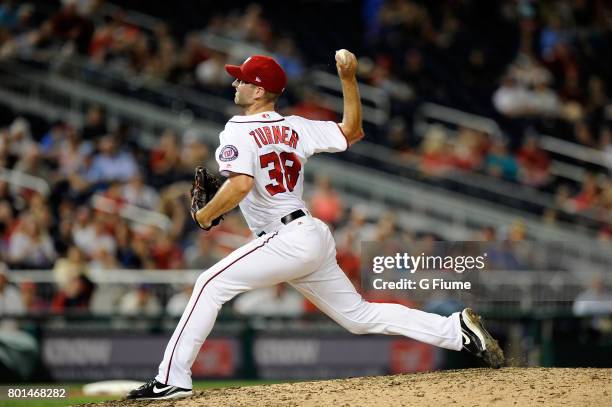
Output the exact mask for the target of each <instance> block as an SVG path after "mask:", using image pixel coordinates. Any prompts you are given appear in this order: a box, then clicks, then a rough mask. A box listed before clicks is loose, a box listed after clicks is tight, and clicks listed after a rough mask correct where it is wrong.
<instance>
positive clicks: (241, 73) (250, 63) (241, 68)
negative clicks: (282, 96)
mask: <svg viewBox="0 0 612 407" xmlns="http://www.w3.org/2000/svg"><path fill="white" fill-rule="evenodd" d="M225 70H226V71H227V73H229V74H230V75H232V76H233V77H234V78H236V79H240V80H241V81H244V82H249V83H252V84H254V85H257V86H261V87H262V88H264V89H265V90H267V91H268V92H272V93H282V92H283V90H285V86H287V74H286V73H285V71H284V70H283V68H281V66H280V65H279V64H278V62H276V61H275V60H274V58H271V57H267V56H265V55H253V56H252V57H248V58H247V59H246V61H244V62H243V64H242V65H225Z"/></svg>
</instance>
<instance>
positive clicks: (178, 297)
mask: <svg viewBox="0 0 612 407" xmlns="http://www.w3.org/2000/svg"><path fill="white" fill-rule="evenodd" d="M192 292H193V285H191V284H188V285H186V286H184V287H183V289H182V290H181V291H179V292H178V293H176V294H174V295H173V296H172V297H170V299H169V300H168V304H166V313H167V314H168V315H170V316H173V317H180V316H181V315H182V314H183V311H184V310H185V307H187V303H188V302H189V298H191V293H192Z"/></svg>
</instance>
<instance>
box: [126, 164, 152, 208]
mask: <svg viewBox="0 0 612 407" xmlns="http://www.w3.org/2000/svg"><path fill="white" fill-rule="evenodd" d="M121 195H122V197H123V199H124V200H125V201H126V202H127V203H129V204H131V205H136V206H139V207H141V208H145V209H150V210H156V209H157V206H158V205H159V194H158V193H157V192H156V191H155V189H153V188H151V187H150V186H148V185H146V184H145V183H144V179H143V177H142V174H140V173H139V172H137V173H136V174H134V176H133V177H132V178H131V179H130V181H129V182H128V183H127V184H125V185H124V186H123V187H122V188H121Z"/></svg>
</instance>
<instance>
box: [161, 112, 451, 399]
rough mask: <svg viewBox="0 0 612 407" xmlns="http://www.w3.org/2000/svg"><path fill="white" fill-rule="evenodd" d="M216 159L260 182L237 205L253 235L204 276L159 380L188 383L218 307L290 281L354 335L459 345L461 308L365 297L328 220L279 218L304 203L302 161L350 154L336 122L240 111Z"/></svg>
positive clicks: (183, 385) (222, 168)
mask: <svg viewBox="0 0 612 407" xmlns="http://www.w3.org/2000/svg"><path fill="white" fill-rule="evenodd" d="M220 138H221V145H220V146H219V148H218V149H217V152H216V156H217V161H218V162H219V168H220V171H221V173H222V174H225V175H229V173H230V172H234V173H240V174H247V175H250V176H252V177H254V178H255V186H254V187H253V189H252V190H251V192H249V194H248V195H247V196H246V197H245V199H244V200H243V201H242V202H241V203H240V208H241V209H242V212H243V214H244V216H245V218H246V220H247V222H248V224H249V226H250V228H251V230H253V231H254V232H255V233H256V234H257V233H258V232H259V231H265V232H266V234H264V235H261V236H259V237H258V238H256V239H253V240H252V241H250V242H249V243H247V244H245V245H244V246H242V247H240V248H238V249H236V250H235V251H233V252H232V253H231V254H229V255H228V256H227V257H225V258H224V259H223V260H221V261H219V262H218V263H217V264H215V265H214V266H212V267H210V268H209V269H207V270H204V271H203V272H202V274H201V275H200V276H199V277H198V280H197V282H196V284H195V286H194V289H193V294H192V295H191V298H190V299H189V303H188V304H187V306H186V308H185V311H184V312H183V315H182V316H181V319H180V321H179V323H178V325H177V327H176V329H175V330H174V333H173V334H172V337H171V338H170V341H169V342H168V346H166V350H165V352H164V358H163V360H162V362H161V363H160V365H159V371H158V374H157V376H156V379H157V380H158V381H159V382H160V383H165V384H167V385H172V386H178V387H181V388H185V389H190V388H191V386H192V383H191V366H192V365H193V363H194V361H195V359H196V357H197V355H198V352H199V350H200V348H201V347H202V344H203V343H204V340H205V339H206V337H207V336H208V334H209V333H210V331H211V330H212V328H213V324H214V322H215V320H216V318H217V314H218V312H219V310H220V309H221V306H222V305H223V304H225V303H226V302H228V301H230V300H231V299H232V298H234V297H235V296H236V295H238V294H240V293H243V292H245V291H249V290H252V289H256V288H261V287H269V286H272V285H275V284H278V283H281V282H288V283H289V284H291V285H292V286H293V287H294V288H295V289H296V290H298V291H299V292H300V293H302V294H303V295H304V296H305V297H306V298H308V299H309V300H310V301H311V302H312V303H313V304H315V305H316V306H317V307H319V309H321V311H323V312H325V313H326V314H327V315H329V316H330V317H331V318H332V319H333V320H335V321H336V322H338V323H339V324H340V325H342V326H343V327H345V328H346V329H347V330H349V331H350V332H353V333H357V334H375V333H378V334H387V335H404V336H407V337H410V338H414V339H416V340H419V341H423V342H426V343H430V344H433V345H436V346H441V347H444V348H447V349H454V350H460V349H461V346H462V339H461V328H460V323H459V314H458V313H454V314H453V315H451V316H449V317H442V316H440V315H435V314H429V313H426V312H423V311H418V310H414V309H410V308H407V307H404V306H402V305H398V304H378V303H370V302H367V301H365V300H364V299H363V298H362V297H361V295H360V294H359V293H358V292H357V291H356V290H355V287H353V285H352V284H351V282H350V280H349V279H348V278H347V277H346V275H345V274H344V272H343V271H342V270H341V269H340V267H339V266H338V263H337V262H336V245H335V243H334V238H333V236H332V234H331V232H330V230H329V228H328V227H327V225H325V223H323V222H322V221H321V220H319V219H316V218H313V217H312V216H310V215H308V214H307V215H306V216H302V217H299V218H297V219H295V220H293V221H292V222H289V223H287V224H286V225H284V224H282V223H281V222H280V219H281V218H282V217H283V216H285V215H288V214H289V213H291V212H293V211H295V210H297V209H302V208H304V206H305V205H304V202H303V201H302V189H303V183H304V164H305V163H306V160H307V159H308V157H310V156H311V155H313V154H314V153H318V152H323V151H328V152H336V151H343V150H345V149H346V148H347V142H346V139H345V138H344V137H343V134H342V132H341V131H340V129H339V128H338V126H337V125H336V123H334V122H320V121H312V120H306V119H303V118H301V117H295V116H289V117H283V116H281V115H279V114H278V113H274V112H267V113H259V114H256V115H251V116H234V117H233V118H232V119H231V120H230V121H229V122H228V123H227V125H226V126H225V130H224V131H223V132H222V133H221V136H220Z"/></svg>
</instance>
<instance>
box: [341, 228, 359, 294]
mask: <svg viewBox="0 0 612 407" xmlns="http://www.w3.org/2000/svg"><path fill="white" fill-rule="evenodd" d="M356 243H357V244H358V243H359V242H356V241H355V234H354V233H352V232H348V233H347V234H345V235H344V238H343V239H342V241H340V244H339V245H338V247H337V248H336V249H337V250H336V261H337V262H338V266H340V268H341V269H342V271H344V274H346V276H347V277H348V278H349V280H351V282H352V283H353V285H354V286H355V287H360V286H361V276H360V271H361V269H360V267H361V259H360V258H359V253H358V252H356V251H355V249H354V247H355V246H356Z"/></svg>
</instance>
